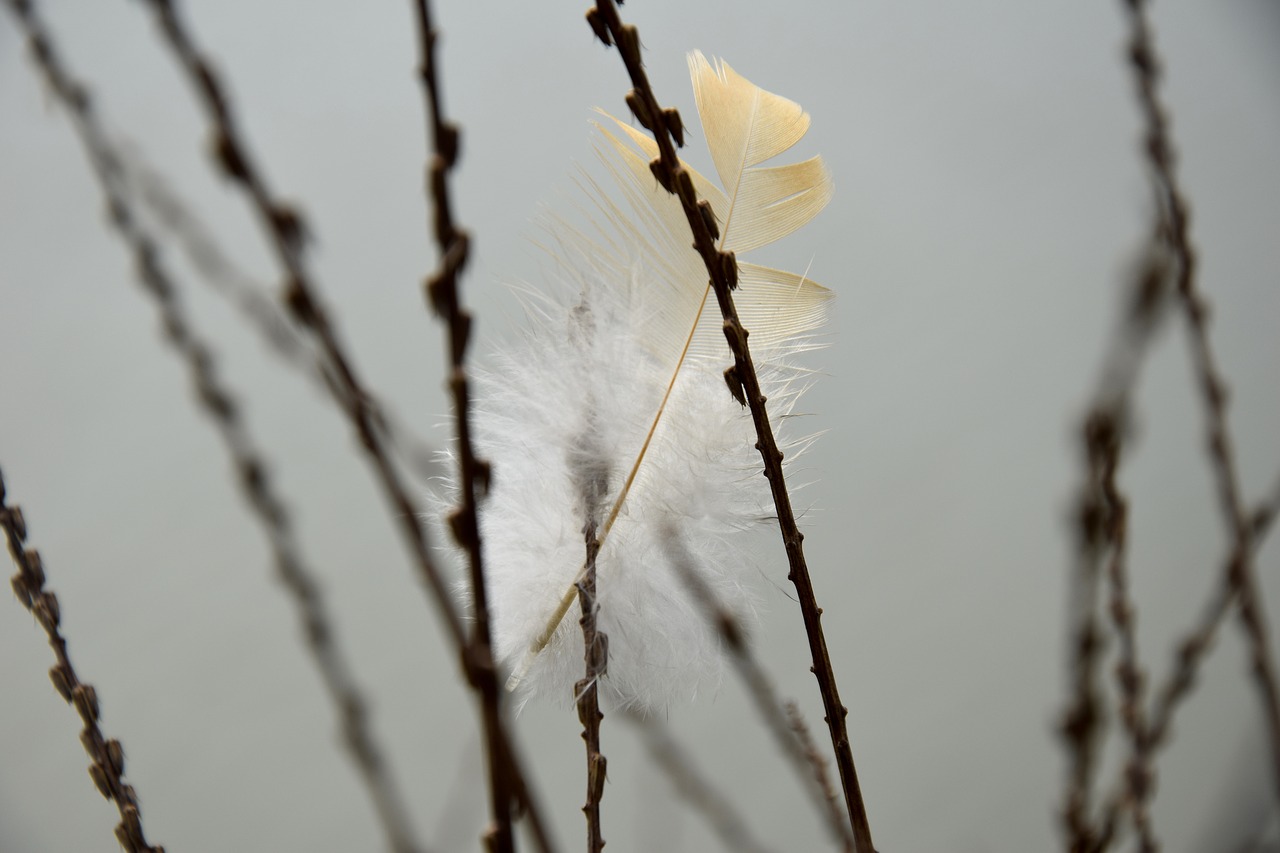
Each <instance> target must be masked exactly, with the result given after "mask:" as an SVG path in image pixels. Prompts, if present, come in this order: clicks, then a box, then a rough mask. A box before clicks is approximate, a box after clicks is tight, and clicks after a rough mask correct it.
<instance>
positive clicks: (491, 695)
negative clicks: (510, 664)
mask: <svg viewBox="0 0 1280 853" xmlns="http://www.w3.org/2000/svg"><path fill="white" fill-rule="evenodd" d="M414 10H415V12H416V20H417V25H418V43H419V48H420V51H421V55H420V57H419V61H420V65H419V68H418V75H419V79H420V81H421V83H422V90H423V95H424V98H425V101H426V110H427V117H428V119H429V125H430V134H431V140H432V144H433V146H434V151H433V153H432V157H431V159H430V161H429V164H428V167H427V174H428V178H427V190H428V195H429V197H430V199H431V206H432V212H433V218H434V222H435V228H434V229H433V230H434V234H435V241H436V246H437V248H438V249H439V251H440V268H439V270H437V271H436V272H435V273H434V274H433V275H432V276H431V277H430V278H429V279H428V280H427V282H426V296H427V300H428V302H429V303H430V305H431V307H432V308H433V309H434V310H435V312H436V314H437V316H439V317H440V319H441V320H442V321H443V323H444V324H445V329H446V337H447V349H448V358H449V368H450V373H449V383H448V384H449V391H450V394H451V395H452V397H453V416H454V417H453V419H454V425H455V439H456V441H455V447H456V450H457V458H458V467H459V473H458V489H459V496H460V499H461V503H460V505H459V506H458V508H457V509H456V510H455V511H454V512H453V513H452V514H451V515H450V517H449V522H450V528H451V530H452V532H453V536H454V539H455V540H456V541H457V543H458V545H459V546H460V547H461V548H462V549H463V551H464V552H466V555H467V565H468V568H469V570H470V580H471V601H472V623H471V637H470V640H469V643H468V651H467V654H468V655H469V656H470V658H471V661H472V667H473V678H474V683H475V687H476V690H477V691H478V692H479V694H480V702H481V713H482V717H483V720H484V734H485V745H486V753H487V755H488V775H489V799H490V806H491V809H492V816H493V825H492V826H491V827H490V829H489V832H488V834H487V837H488V844H489V849H490V850H491V851H494V853H509V851H512V850H514V849H515V838H514V837H513V835H512V826H511V825H512V816H513V808H514V801H515V795H516V791H517V790H519V789H520V788H521V786H520V785H518V784H516V782H515V780H514V779H513V778H512V772H511V756H510V755H508V754H507V750H506V749H505V748H504V746H503V743H502V741H503V738H502V735H501V732H500V726H501V720H502V698H503V694H502V689H501V686H500V685H499V683H498V676H497V669H496V667H495V664H494V660H493V641H492V632H491V630H490V621H489V604H488V592H487V590H486V588H485V574H484V560H483V555H482V553H481V543H480V522H479V512H478V504H477V491H480V492H484V491H486V490H487V489H488V484H489V463H488V462H486V461H485V460H482V459H480V458H478V457H477V456H476V453H475V448H474V446H473V445H472V442H471V410H470V388H469V384H468V381H467V372H466V364H465V362H466V352H467V343H468V341H469V340H470V335H471V315H470V314H469V313H468V312H467V311H466V309H465V308H463V306H462V303H461V298H460V296H459V293H458V275H459V273H460V272H461V271H462V268H463V267H464V266H465V265H466V262H467V247H468V237H467V234H466V232H464V231H462V230H461V229H459V228H458V227H457V226H456V225H455V223H454V221H453V212H452V204H451V202H450V196H449V172H450V170H451V169H452V168H453V166H454V165H455V164H456V163H457V161H458V153H459V133H458V128H457V127H456V126H455V125H453V124H450V123H449V122H448V121H446V120H445V118H444V108H443V106H442V101H441V91H440V83H439V74H438V71H437V69H436V50H435V46H436V39H437V38H438V35H437V33H436V31H435V28H434V27H433V26H432V23H431V7H430V4H429V3H427V0H417V2H416V3H415V4H414Z"/></svg>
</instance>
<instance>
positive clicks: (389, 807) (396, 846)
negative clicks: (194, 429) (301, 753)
mask: <svg viewBox="0 0 1280 853" xmlns="http://www.w3.org/2000/svg"><path fill="white" fill-rule="evenodd" d="M20 20H21V23H22V26H23V28H24V31H25V32H26V34H27V37H28V40H29V43H30V45H31V49H32V53H33V55H34V56H35V57H36V63H37V66H38V67H39V70H40V72H41V75H42V76H43V78H44V80H45V82H46V84H47V85H48V86H49V89H50V90H51V91H52V92H53V94H54V96H55V97H56V98H57V99H58V100H59V102H60V103H61V104H62V105H63V106H64V107H65V108H66V109H67V111H68V112H69V114H70V115H71V118H72V121H73V124H74V126H75V129H76V132H77V135H78V137H79V138H80V141H81V143H82V144H83V146H84V149H85V153H86V156H87V157H88V159H89V162H90V165H91V166H92V167H93V171H94V175H95V177H96V178H97V180H98V183H99V186H100V188H101V190H102V192H103V195H104V196H105V197H106V200H107V207H108V209H109V210H110V211H111V224H112V226H113V228H114V229H115V231H116V232H117V234H119V236H120V238H121V239H122V240H123V241H124V243H125V244H126V246H127V247H128V248H129V250H130V252H131V253H132V255H133V258H134V262H135V264H136V267H137V275H138V278H139V281H140V282H141V284H142V286H143V291H144V292H145V293H146V294H147V296H148V297H150V299H151V300H152V302H153V303H154V304H155V307H156V310H157V312H158V313H159V315H160V321H161V325H162V327H163V328H164V331H165V338H166V340H167V342H168V343H169V345H170V346H171V347H172V348H173V350H174V352H175V354H176V355H177V356H178V357H179V358H181V359H182V361H183V363H184V364H185V365H186V367H187V372H188V374H189V376H190V379H191V384H192V386H193V388H194V390H195V392H196V399H197V401H198V403H199V405H200V407H201V409H202V410H203V411H204V412H205V414H206V415H208V416H209V418H210V420H211V421H212V422H213V425H214V427H215V428H216V429H217V431H218V434H219V436H220V438H221V439H222V442H223V445H224V447H225V448H226V450H227V453H228V455H229V456H230V457H231V462H232V467H233V468H234V470H235V471H236V474H237V478H238V482H239V485H240V488H241V491H242V493H243V494H244V497H245V500H246V502H247V503H248V504H249V507H250V509H251V511H252V512H253V514H254V517H255V518H256V519H257V520H258V522H259V524H260V526H261V527H262V530H263V533H264V534H265V535H266V538H267V541H268V543H269V545H270V547H271V551H272V556H273V558H274V561H275V565H276V571H277V575H278V577H279V579H280V581H281V583H282V584H283V585H284V586H285V588H286V589H287V590H288V591H289V594H290V597H291V598H292V599H293V603H294V605H295V608H296V609H297V611H298V616H299V619H300V621H301V622H302V625H303V628H304V636H305V638H306V642H307V647H308V651H309V652H310V654H311V656H312V658H313V660H314V661H315V663H316V666H317V668H318V669H319V670H320V674H321V678H322V680H323V682H324V685H325V688H326V690H327V691H328V693H329V696H330V699H331V700H332V701H333V704H334V706H335V707H336V708H337V711H338V715H339V717H340V719H341V727H342V736H343V742H344V744H345V745H346V747H347V750H348V752H349V753H350V754H351V757H352V759H353V761H354V762H355V764H356V768H357V769H358V770H359V772H360V775H361V777H362V779H363V780H364V782H365V785H366V788H367V789H368V792H369V795H370V799H371V800H372V802H373V805H374V809H375V811H376V813H377V814H378V817H379V820H380V821H381V823H382V826H383V830H384V832H385V833H386V835H387V839H388V843H389V845H390V847H391V849H392V850H395V851H397V853H414V851H418V850H421V849H422V848H421V846H420V845H419V844H418V842H417V841H416V840H415V839H414V837H413V830H412V826H411V824H410V822H409V819H408V812H407V810H406V809H405V807H404V798H403V796H402V795H401V794H400V792H399V790H398V789H397V787H396V785H395V782H394V780H393V779H392V777H391V776H390V773H389V770H388V768H387V766H386V762H385V760H384V758H383V753H382V751H381V749H380V748H379V747H378V746H377V743H376V740H375V739H374V737H373V734H372V732H371V731H370V730H369V727H368V721H367V711H366V708H367V702H366V701H365V699H364V697H363V695H362V693H361V691H360V689H359V687H358V685H357V683H356V680H355V677H354V674H353V673H352V671H351V668H350V667H349V666H348V664H347V662H346V660H345V659H344V658H343V656H342V654H341V651H340V650H339V648H338V646H337V643H336V640H335V633H334V630H333V627H332V623H331V620H330V618H329V615H328V612H327V610H326V608H325V604H324V600H323V595H322V593H321V590H320V586H319V584H318V583H317V582H316V581H315V580H314V573H313V572H312V571H311V569H310V568H308V567H307V565H306V562H305V561H304V559H303V558H302V556H301V553H300V551H299V549H298V546H297V543H296V541H295V540H294V537H293V533H292V525H291V524H290V520H289V516H288V513H287V511H286V509H285V506H284V502H283V501H282V500H281V499H280V498H279V496H278V495H277V494H276V491H275V488H274V486H273V484H272V480H271V478H270V476H269V474H268V469H267V466H266V464H265V461H264V460H263V458H262V456H261V454H260V453H259V452H258V450H257V449H256V447H255V446H254V443H253V441H252V439H251V438H250V436H249V433H248V431H247V429H246V427H245V424H244V422H243V420H242V419H241V417H240V408H239V405H238V404H237V403H236V401H235V398H234V395H233V394H232V393H231V392H230V391H229V390H228V389H227V388H226V386H225V385H224V384H223V383H222V381H221V380H220V379H219V378H218V375H217V371H216V369H215V361H214V357H213V355H212V349H211V348H210V346H209V345H208V344H207V343H206V342H205V341H204V340H202V339H201V337H200V336H199V334H198V333H197V332H196V331H195V329H194V328H193V326H192V324H191V322H190V320H189V319H188V317H187V316H186V313H185V311H184V310H183V308H182V305H181V302H180V301H179V299H178V293H177V288H176V287H175V285H174V280H173V278H172V276H170V274H169V273H168V272H167V271H166V269H165V268H164V266H163V264H162V263H161V261H160V256H159V252H158V250H157V248H156V246H155V242H154V241H153V240H152V239H151V237H150V236H149V235H148V234H147V233H146V231H145V230H144V229H143V227H142V225H141V224H140V223H139V221H138V218H137V216H136V214H135V212H134V210H133V207H132V203H131V196H130V194H129V192H128V189H129V182H128V180H127V175H126V173H125V171H124V169H123V168H122V165H121V162H120V160H119V156H118V152H117V151H116V149H115V148H114V147H113V146H112V145H111V144H110V142H109V140H108V138H107V136H106V134H105V132H104V131H103V129H102V125H101V123H100V121H99V119H98V116H97V113H96V111H95V110H94V109H93V106H92V101H91V99H90V95H89V91H88V89H87V87H86V86H85V85H84V84H83V83H82V82H80V81H78V80H75V79H74V78H72V76H71V74H70V72H69V71H68V70H67V69H66V68H65V66H64V65H63V63H62V62H61V61H60V58H59V56H58V53H57V52H56V50H55V49H54V48H53V45H52V42H51V40H50V38H49V34H48V32H47V30H46V29H45V28H44V27H43V25H42V24H41V22H40V21H39V19H38V18H37V17H36V16H35V12H34V8H33V5H32V4H30V3H28V4H26V5H25V6H24V7H23V9H22V12H21V15H20Z"/></svg>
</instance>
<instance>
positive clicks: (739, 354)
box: [587, 0, 875, 853]
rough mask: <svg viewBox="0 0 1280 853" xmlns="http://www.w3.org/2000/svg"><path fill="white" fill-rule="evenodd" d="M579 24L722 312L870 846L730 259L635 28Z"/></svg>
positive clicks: (614, 21)
mask: <svg viewBox="0 0 1280 853" xmlns="http://www.w3.org/2000/svg"><path fill="white" fill-rule="evenodd" d="M587 22H588V23H589V24H590V25H591V29H592V30H593V31H594V32H595V34H596V36H597V37H598V38H599V39H600V40H601V41H602V42H603V43H604V44H605V45H608V46H616V47H617V48H618V53H619V55H620V56H621V57H622V61H623V64H624V65H625V66H626V68H627V73H628V74H629V75H630V77H631V82H632V85H633V86H634V87H635V88H633V89H632V90H631V92H630V93H629V94H628V95H627V106H628V107H629V108H630V109H631V112H632V114H633V115H635V117H636V120H637V121H639V122H640V124H641V125H643V126H644V127H645V128H646V129H647V130H649V131H650V132H651V133H653V136H654V140H655V141H656V142H657V144H658V150H659V156H658V158H657V159H656V160H654V161H653V162H652V163H650V169H651V170H652V172H653V175H654V177H655V178H656V179H657V181H658V183H659V184H661V185H662V187H663V188H664V189H666V191H667V192H669V193H671V194H672V195H675V196H678V197H679V199H680V203H681V205H682V207H683V208H684V212H685V218H686V220H687V221H688V223H689V228H690V229H691V231H692V233H693V244H694V249H695V250H696V251H697V252H698V254H699V256H701V258H702V260H703V263H704V264H705V265H706V268H707V273H708V275H709V276H710V278H711V286H712V289H714V290H715V294H716V302H717V303H718V304H719V306H720V313H721V316H722V317H723V318H724V334H725V338H726V340H727V341H728V343H729V349H730V350H731V351H732V353H733V358H734V364H733V367H731V368H729V369H728V370H727V371H725V381H726V383H727V384H728V386H729V390H730V392H731V393H732V394H733V395H734V397H735V398H736V399H737V400H738V401H739V402H740V403H743V404H744V405H747V406H749V407H750V409H751V418H752V421H753V422H754V423H755V428H756V435H757V437H758V439H759V440H758V442H757V445H756V446H757V447H758V448H759V450H760V456H761V458H762V459H763V460H764V474H765V477H766V478H767V479H768V480H769V486H770V490H771V491H772V493H773V502H774V506H775V508H776V509H777V514H778V527H779V529H780V530H781V532H782V540H783V544H784V546H785V547H786V551H787V561H788V563H789V565H790V572H789V574H788V578H789V579H790V580H791V582H792V583H793V584H794V585H795V588H796V594H797V598H798V599H799V602H800V612H801V615H802V616H803V619H804V625H805V633H806V635H807V636H808V640H809V650H810V653H811V655H812V659H813V674H814V676H815V677H816V678H817V680H818V689H819V691H820V692H821V694H822V703H823V706H824V709H825V711H826V721H827V726H828V728H829V729H830V732H831V743H832V747H833V748H834V751H835V756H836V766H837V767H838V768H839V770H840V782H841V785H842V786H843V788H844V795H845V805H846V807H847V809H848V813H849V821H850V824H851V826H852V828H853V836H854V840H855V842H856V849H857V851H858V853H871V851H873V850H874V849H875V848H874V846H873V845H872V842H871V827H870V824H869V823H868V820H867V811H866V807H865V805H864V804H863V801H862V790H861V788H860V786H859V784H858V774H857V770H856V768H855V767H854V763H853V750H852V748H851V747H850V745H849V732H848V728H847V725H846V721H845V718H846V717H847V716H848V713H849V712H848V709H847V708H845V706H844V705H843V703H841V701H840V694H839V691H838V689H837V687H836V677H835V669H834V668H833V667H832V664H831V656H830V654H829V653H828V651H827V642H826V638H825V636H824V634H823V631H822V622H821V618H822V609H821V608H820V607H818V602H817V598H816V597H815V595H814V590H813V581H812V579H811V578H810V575H809V567H808V564H807V563H806V562H805V558H804V548H803V545H802V543H803V540H804V535H803V534H802V533H801V532H800V529H799V527H798V526H797V524H796V519H795V512H794V511H793V509H792V507H791V497H790V495H789V494H788V492H787V486H786V481H785V480H784V478H783V473H782V451H780V450H779V449H778V444H777V441H776V440H775V439H774V435H773V428H772V426H771V425H770V423H769V416H768V413H767V411H766V410H765V402H766V400H765V396H764V394H763V393H762V392H761V390H760V380H759V378H758V377H757V376H756V370H755V365H754V363H753V362H752V360H751V352H750V350H749V348H748V346H747V330H746V329H744V328H743V327H742V323H741V322H740V321H739V319H738V312H737V309H736V308H735V307H734V304H733V290H734V288H736V287H737V282H738V274H737V272H738V267H737V261H736V260H735V259H734V256H733V253H732V252H721V251H720V250H719V249H717V248H716V239H715V235H716V226H715V216H714V215H713V214H712V212H711V207H710V205H709V204H708V203H707V202H706V201H705V200H703V201H699V199H698V195H697V192H696V191H695V190H694V186H693V179H692V177H691V176H690V175H689V172H688V171H687V170H686V169H685V168H684V166H683V165H682V164H681V162H680V159H679V157H678V156H677V155H676V146H677V145H681V144H683V142H684V125H683V124H682V123H681V121H680V115H679V113H678V112H677V111H676V110H674V109H669V110H668V109H663V108H662V107H661V106H660V105H659V104H658V99H657V97H656V96H655V95H654V93H653V88H652V87H651V86H650V84H649V78H648V75H647V74H646V73H645V70H644V65H643V63H642V61H641V58H640V34H639V31H638V30H637V29H636V28H635V27H634V26H633V25H630V24H627V25H624V24H623V23H622V20H621V18H620V17H619V15H618V9H617V6H616V5H615V4H614V2H613V0H597V2H596V5H595V6H594V7H593V8H591V9H589V10H588V11H587Z"/></svg>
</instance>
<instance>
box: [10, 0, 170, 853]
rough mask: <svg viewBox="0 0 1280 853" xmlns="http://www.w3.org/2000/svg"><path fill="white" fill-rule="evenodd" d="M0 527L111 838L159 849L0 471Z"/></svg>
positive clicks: (139, 850) (29, 22)
mask: <svg viewBox="0 0 1280 853" xmlns="http://www.w3.org/2000/svg"><path fill="white" fill-rule="evenodd" d="M10 7H11V8H13V10H14V12H15V13H17V14H18V15H19V17H20V18H22V19H23V21H22V23H23V27H24V29H26V31H27V33H28V36H29V37H30V36H31V34H32V33H33V32H34V33H37V34H38V33H40V32H41V30H40V26H39V23H38V22H36V21H34V20H33V19H28V17H27V16H30V15H32V14H33V13H31V12H30V8H29V5H22V4H18V3H17V2H12V1H11V2H10ZM33 28H34V29H33ZM46 44H47V42H46ZM0 527H3V528H4V533H5V539H6V540H7V541H8V543H9V554H10V555H11V556H12V557H13V562H14V563H15V564H16V565H17V567H18V573H17V574H16V575H14V576H13V579H12V581H11V584H12V586H13V592H14V594H15V595H17V596H18V600H19V601H20V602H22V606H23V607H25V608H27V609H28V610H30V611H31V614H32V615H33V616H35V617H36V620H37V621H38V622H39V623H40V625H41V627H43V628H44V632H45V634H46V635H48V637H49V645H50V646H51V647H52V648H53V653H54V656H55V657H56V658H57V661H58V662H57V664H55V665H54V667H53V668H52V669H51V670H49V678H50V679H52V681H53V686H54V687H55V688H57V691H58V694H59V695H60V696H62V698H63V700H64V701H65V702H67V703H68V704H71V705H74V706H75V709H76V711H77V712H78V713H79V714H80V720H81V721H82V722H83V723H84V730H83V731H82V732H81V733H80V742H81V743H82V744H84V749H85V752H87V753H88V754H89V758H90V760H91V762H92V763H91V764H90V765H89V777H90V778H91V779H93V783H94V785H96V786H97V788H98V791H99V792H100V793H101V794H102V796H104V797H106V798H107V799H108V800H112V801H113V802H115V804H116V809H117V810H118V811H119V812H120V823H119V824H118V825H117V826H116V840H117V841H119V842H120V846H121V847H123V848H124V849H125V850H126V851H128V853H164V848H163V847H161V846H159V845H156V846H152V845H151V844H150V843H148V842H147V838H146V835H145V834H144V833H143V830H142V813H141V812H140V811H139V807H138V794H137V792H136V791H134V789H133V786H132V785H130V784H128V783H127V782H125V781H124V748H123V747H122V746H121V745H120V741H118V740H114V739H112V740H108V739H107V738H106V737H105V736H104V735H103V734H102V729H101V728H100V727H99V726H98V720H99V718H100V714H99V710H98V693H97V691H96V690H94V688H93V685H91V684H86V683H85V682H83V681H81V680H80V677H79V676H78V675H77V674H76V671H75V667H73V666H72V665H71V658H70V657H69V656H68V654H67V639H66V637H64V636H63V635H62V628H61V610H60V609H59V607H58V597H57V596H56V595H55V594H54V593H53V592H52V591H50V590H48V589H46V588H45V580H46V578H45V571H44V562H43V561H42V560H41V559H40V553H39V552H38V551H36V550H35V549H34V548H27V547H26V541H27V524H26V520H25V519H24V518H23V515H22V508H21V507H18V506H9V504H8V503H7V502H6V495H5V484H4V473H3V472H0Z"/></svg>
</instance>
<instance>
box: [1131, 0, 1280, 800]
mask: <svg viewBox="0 0 1280 853" xmlns="http://www.w3.org/2000/svg"><path fill="white" fill-rule="evenodd" d="M1124 6H1125V9H1126V11H1127V13H1128V17H1129V26H1130V42H1129V59H1130V66H1131V68H1132V69H1133V74H1134V83H1135V85H1136V87H1137V93H1138V101H1139V104H1140V106H1141V109H1142V114H1143V118H1144V120H1145V123H1146V145H1145V147H1146V154H1147V159H1148V162H1149V164H1150V167H1151V174H1152V182H1153V185H1154V186H1155V190H1156V194H1157V197H1158V199H1159V201H1160V204H1161V211H1162V213H1163V215H1164V217H1165V221H1166V223H1167V226H1168V232H1169V239H1170V249H1171V251H1172V253H1173V256H1174V260H1175V269H1176V274H1175V283H1176V290H1177V294H1178V301H1179V304H1180V305H1181V308H1182V315H1183V318H1184V320H1185V321H1186V325H1187V331H1188V333H1189V336H1190V342H1191V356H1192V365H1193V370H1194V372H1195V377H1196V381H1197V384H1198V385H1199V388H1200V395H1201V399H1202V401H1203V403H1204V411H1205V421H1206V431H1207V433H1208V451H1209V459H1210V462H1211V465H1212V469H1213V474H1214V478H1215V481H1216V484H1217V489H1218V501H1219V505H1220V508H1221V510H1222V515H1223V521H1224V524H1225V526H1226V528H1227V531H1228V534H1229V536H1230V537H1231V541H1232V543H1233V547H1232V554H1231V558H1230V559H1229V560H1228V561H1227V565H1226V570H1225V572H1224V575H1223V578H1222V584H1223V587H1224V588H1225V589H1226V590H1227V591H1228V595H1229V596H1231V597H1233V598H1234V599H1235V603H1236V606H1237V612H1238V614H1239V617H1240V624H1241V627H1242V629H1243V631H1244V635H1245V640H1246V642H1247V644H1248V646H1249V651H1250V657H1251V659H1252V668H1253V674H1254V682H1255V684H1256V685H1257V687H1258V691H1259V696H1260V699H1261V701H1262V710H1263V716H1264V719H1265V720H1266V725H1267V734H1268V736H1269V741H1270V748H1271V769H1272V774H1273V783H1274V785H1275V793H1276V797H1277V800H1278V801H1280V682H1277V678H1276V667H1275V663H1274V661H1273V659H1272V655H1271V647H1270V642H1269V639H1268V636H1267V633H1268V632H1267V624H1266V614H1265V609H1264V606H1263V603H1262V597H1261V595H1260V594H1259V592H1258V584H1257V579H1256V577H1255V574H1254V567H1253V559H1254V550H1255V549H1254V547H1253V535H1254V531H1253V527H1254V525H1253V518H1252V517H1251V515H1250V513H1249V512H1248V510H1247V505H1246V502H1245V499H1244V496H1243V490H1242V488H1241V485H1240V478H1239V473H1238V471H1239V466H1238V464H1237V462H1236V457H1235V448H1234V445H1233V443H1232V440H1231V431H1230V428H1229V426H1228V422H1227V386H1226V382H1225V381H1224V380H1223V378H1222V372H1221V370H1220V369H1219V367H1218V364H1217V358H1216V356H1215V355H1214V352H1213V348H1212V346H1211V345H1210V342H1209V325H1208V324H1209V320H1208V313H1209V312H1208V307H1207V305H1206V303H1205V301H1204V298H1203V297H1202V296H1201V294H1200V293H1199V290H1198V287H1197V283H1196V255H1195V251H1194V249H1193V248H1192V246H1191V238H1190V224H1189V212H1188V210H1189V209H1188V205H1187V201H1186V196H1185V194H1184V193H1183V191H1182V189H1181V187H1180V185H1179V182H1178V180H1177V177H1176V175H1175V155H1174V150H1173V141H1172V136H1171V134H1170V131H1169V119H1168V115H1167V112H1166V110H1165V108H1164V107H1163V105H1162V104H1161V103H1160V98H1159V95H1158V93H1157V87H1158V83H1159V62H1160V60H1159V57H1158V56H1157V54H1156V50H1155V44H1154V42H1153V40H1152V36H1151V28H1150V25H1149V24H1148V21H1147V17H1146V4H1145V3H1144V0H1125V2H1124Z"/></svg>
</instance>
